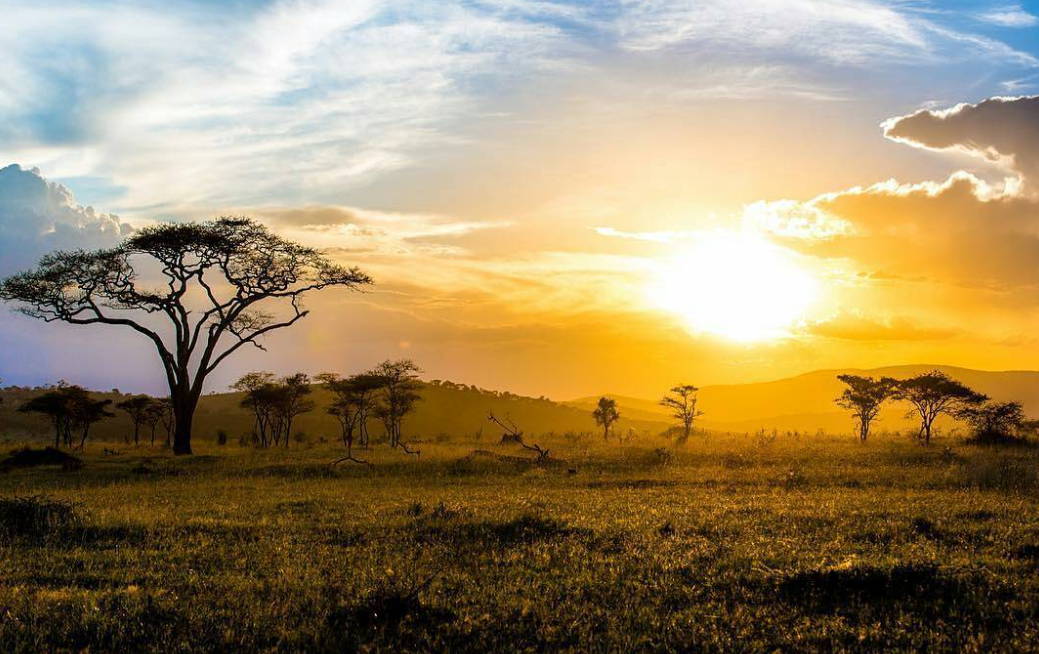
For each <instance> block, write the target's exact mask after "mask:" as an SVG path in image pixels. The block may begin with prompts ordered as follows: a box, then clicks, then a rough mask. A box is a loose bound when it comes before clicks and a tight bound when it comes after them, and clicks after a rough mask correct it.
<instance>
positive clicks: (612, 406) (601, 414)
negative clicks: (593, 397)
mask: <svg viewBox="0 0 1039 654" xmlns="http://www.w3.org/2000/svg"><path fill="white" fill-rule="evenodd" d="M592 417H593V418H595V424H597V425H599V426H600V427H602V439H603V441H604V442H605V441H608V440H609V439H610V427H612V426H613V423H615V422H617V421H618V420H619V419H620V417H621V414H620V413H618V411H617V400H614V399H612V398H609V397H600V398H599V404H598V405H597V406H596V407H595V410H594V411H592Z"/></svg>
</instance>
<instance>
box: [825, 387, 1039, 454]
mask: <svg viewBox="0 0 1039 654" xmlns="http://www.w3.org/2000/svg"><path fill="white" fill-rule="evenodd" d="M837 379H839V380H840V381H841V382H843V383H844V384H845V385H846V386H847V388H845V389H844V391H843V392H842V393H841V395H840V397H838V398H837V400H836V402H837V404H838V406H840V407H841V408H843V409H846V410H848V411H850V412H851V413H852V416H853V417H854V418H855V420H856V425H857V427H858V436H859V439H860V440H862V441H865V440H866V439H867V438H868V437H869V434H870V429H871V427H872V425H873V423H874V422H875V421H876V420H877V419H878V417H879V416H880V410H881V408H882V407H883V405H884V404H885V403H886V402H888V401H897V402H905V403H907V404H908V405H909V407H910V408H909V409H908V410H907V411H906V417H907V418H915V419H917V420H918V421H919V424H920V427H919V430H918V432H917V437H918V438H919V439H920V440H921V441H922V442H923V443H924V444H930V442H931V436H932V434H933V430H934V423H935V421H936V420H937V419H938V418H939V417H940V416H943V415H944V416H948V417H950V418H952V419H955V420H961V421H963V422H966V423H967V424H968V425H970V427H971V430H972V432H973V435H974V438H976V439H977V440H979V441H1000V440H1009V439H1013V438H1015V437H1017V436H1018V434H1019V433H1021V431H1022V430H1024V429H1026V428H1028V427H1030V426H1033V425H1034V423H1030V422H1029V421H1028V420H1027V419H1026V418H1025V414H1024V410H1023V408H1022V406H1021V403H1020V402H994V401H992V400H991V399H990V398H989V397H988V396H987V395H984V394H983V393H979V392H978V391H975V390H974V389H972V388H970V387H969V386H967V385H966V384H964V383H962V382H960V381H957V380H956V379H953V378H952V377H950V376H949V375H947V374H945V373H944V372H942V371H940V370H932V371H930V372H925V373H921V374H919V375H916V376H915V377H910V378H909V379H901V380H900V379H893V378H891V377H882V378H880V379H875V378H873V377H863V376H860V375H848V374H846V375H838V376H837Z"/></svg>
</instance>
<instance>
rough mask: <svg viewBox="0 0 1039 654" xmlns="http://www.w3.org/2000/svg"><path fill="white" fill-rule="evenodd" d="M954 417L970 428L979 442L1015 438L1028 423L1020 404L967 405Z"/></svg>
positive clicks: (989, 403)
mask: <svg viewBox="0 0 1039 654" xmlns="http://www.w3.org/2000/svg"><path fill="white" fill-rule="evenodd" d="M956 417H957V418H959V419H961V420H963V421H965V422H966V423H967V424H969V425H970V426H971V430H972V431H973V432H974V437H975V438H977V439H978V440H979V441H993V442H998V441H1004V440H1011V439H1013V438H1016V437H1017V434H1018V433H1019V432H1020V431H1021V429H1022V428H1023V427H1024V426H1025V424H1026V423H1027V422H1028V421H1027V419H1026V418H1025V412H1024V408H1023V407H1022V406H1021V403H1020V402H987V403H985V404H983V405H981V406H974V405H968V406H965V407H963V408H962V409H960V410H959V411H958V412H957V413H956Z"/></svg>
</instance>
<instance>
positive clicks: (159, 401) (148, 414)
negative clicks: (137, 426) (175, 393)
mask: <svg viewBox="0 0 1039 654" xmlns="http://www.w3.org/2000/svg"><path fill="white" fill-rule="evenodd" d="M149 400H150V401H149V403H148V408H147V410H146V411H145V415H144V425H145V426H146V427H148V431H149V432H150V434H151V446H152V447H155V429H156V427H158V425H159V423H160V422H162V421H163V416H164V415H165V414H166V412H167V411H169V407H170V403H169V400H167V399H166V398H160V397H155V398H149Z"/></svg>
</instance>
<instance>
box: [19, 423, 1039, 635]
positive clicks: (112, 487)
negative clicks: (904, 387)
mask: <svg viewBox="0 0 1039 654" xmlns="http://www.w3.org/2000/svg"><path fill="white" fill-rule="evenodd" d="M549 445H551V446H552V448H553V453H554V455H556V456H559V457H561V458H563V459H565V460H566V463H565V464H563V465H559V466H550V467H533V466H530V465H527V464H520V463H515V462H508V461H497V460H491V459H482V458H475V459H467V458H465V456H466V454H467V453H468V452H469V451H471V450H472V449H473V447H474V445H472V444H452V443H442V444H432V443H426V444H423V445H422V448H423V453H422V456H421V457H420V458H412V457H405V456H403V455H400V454H397V453H394V452H390V451H387V450H385V449H382V448H384V446H380V449H376V450H375V451H373V452H370V453H364V455H365V456H369V457H370V458H371V460H372V461H373V463H374V464H375V465H374V466H372V467H370V468H365V467H361V466H356V465H352V466H350V467H344V466H340V467H338V468H334V469H333V468H331V467H329V465H328V463H329V462H330V461H332V460H334V459H335V458H337V457H338V456H339V455H340V453H339V452H338V451H335V450H333V449H331V447H330V446H321V447H314V448H311V449H301V448H295V449H290V450H289V451H287V452H285V451H277V452H274V451H258V450H253V449H242V448H238V447H232V446H229V447H226V448H217V447H215V446H212V445H207V444H205V443H200V444H199V446H198V450H200V454H199V455H198V456H195V457H190V458H178V459H175V458H173V457H171V456H168V455H165V454H162V453H161V452H160V451H157V450H149V449H148V448H142V449H140V450H136V451H135V450H133V449H132V448H126V447H123V446H120V447H119V448H118V449H120V450H121V453H120V454H118V455H106V454H104V453H103V452H102V449H101V448H102V446H101V445H100V444H98V445H94V446H88V447H94V448H96V449H88V452H87V453H86V454H85V455H84V466H83V467H82V468H80V469H78V470H68V471H65V470H61V469H59V468H33V469H14V470H8V471H6V472H0V497H2V498H6V499H10V498H13V497H26V496H32V495H39V494H46V495H47V496H48V497H49V498H50V499H51V500H68V501H72V502H74V503H75V506H74V510H73V512H72V513H69V512H67V511H64V512H63V511H56V512H55V513H53V514H52V515H51V517H50V519H49V520H47V521H45V522H43V523H32V522H31V521H30V522H29V523H28V524H26V523H25V522H24V521H22V522H18V521H17V520H16V517H17V516H16V515H15V514H16V513H17V507H15V505H14V504H13V503H11V502H9V501H8V502H6V503H5V504H4V505H3V508H2V510H0V561H2V564H0V566H2V567H0V651H4V652H19V651H48V650H55V649H56V650H76V651H80V650H84V649H89V650H90V651H92V652H97V651H138V650H162V651H191V652H198V651H228V650H274V651H277V650H286V651H287V650H309V651H378V650H383V651H429V650H437V651H460V652H465V651H471V652H484V653H485V652H496V651H508V652H516V651H573V652H597V651H601V652H605V651H616V652H619V651H687V652H688V651H706V652H732V651H740V652H775V651H782V652H803V651H807V652H830V651H863V652H879V651H884V652H898V651H930V652H1011V651H1014V652H1017V651H1039V509H1037V503H1036V500H1037V499H1039V450H1036V449H1031V448H1022V447H1017V448H1008V449H995V450H994V449H984V448H976V447H972V446H968V445H964V444H960V443H953V442H951V441H941V440H940V441H938V442H937V443H936V444H935V445H934V446H932V447H930V448H923V447H921V446H919V445H916V444H915V443H911V442H909V441H908V440H905V439H896V438H894V437H889V438H886V439H885V438H881V439H877V440H875V441H874V442H870V443H868V444H866V445H860V444H858V443H856V442H854V441H852V440H851V439H849V438H847V437H843V438H837V437H807V438H806V437H802V438H792V437H786V438H784V437H782V436H780V437H779V438H777V439H774V440H771V439H769V440H766V439H758V438H754V437H751V438H749V439H748V438H743V437H740V438H736V437H732V438H724V437H714V436H709V437H701V438H700V440H697V441H696V442H692V443H690V444H689V445H688V446H687V447H686V448H683V449H682V450H680V451H678V452H676V453H675V454H674V456H673V457H670V456H667V455H662V454H661V453H659V452H657V451H656V450H655V447H656V446H657V445H659V444H653V445H646V446H644V447H636V446H632V447H626V446H624V447H622V446H618V445H612V446H609V447H604V446H602V445H600V444H598V443H597V442H595V441H594V440H588V441H587V442H586V443H575V442H573V441H566V442H564V441H562V440H561V441H560V442H556V443H549ZM946 446H951V447H949V448H947V447H946ZM479 447H483V448H487V447H488V446H487V445H486V444H484V445H480V446H479ZM500 451H501V452H503V453H509V454H514V455H520V454H521V452H518V451H515V450H509V449H506V448H501V450H500ZM32 504H33V505H34V506H35V505H39V504H40V503H39V502H36V503H32ZM4 525H6V527H5V526H4Z"/></svg>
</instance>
